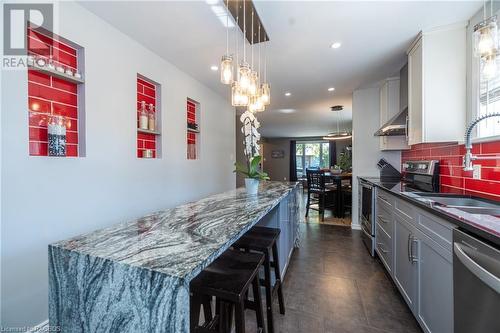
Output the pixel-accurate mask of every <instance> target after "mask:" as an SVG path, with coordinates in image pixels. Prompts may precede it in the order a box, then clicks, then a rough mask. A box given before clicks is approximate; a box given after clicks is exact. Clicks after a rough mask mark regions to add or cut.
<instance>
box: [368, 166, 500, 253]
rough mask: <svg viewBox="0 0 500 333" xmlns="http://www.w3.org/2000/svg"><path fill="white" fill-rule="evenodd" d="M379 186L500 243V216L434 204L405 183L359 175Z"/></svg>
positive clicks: (491, 240) (457, 224)
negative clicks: (406, 187)
mask: <svg viewBox="0 0 500 333" xmlns="http://www.w3.org/2000/svg"><path fill="white" fill-rule="evenodd" d="M358 178H360V179H363V180H365V181H367V182H369V183H371V184H373V185H375V186H377V187H380V188H382V189H384V190H386V191H389V192H390V193H392V194H395V195H396V196H398V197H399V198H401V199H403V200H406V201H408V202H410V203H412V204H414V205H416V206H417V207H420V208H422V209H424V210H426V211H428V212H430V213H433V214H435V215H438V216H439V217H441V218H444V219H446V220H447V221H449V222H451V223H453V224H455V225H456V226H458V227H461V228H463V229H465V230H467V231H469V232H471V233H474V234H477V235H478V236H480V237H482V238H484V239H487V240H488V241H490V242H492V243H494V244H496V245H500V218H499V217H497V216H493V215H487V214H472V213H468V212H465V211H462V210H460V209H457V208H451V207H446V206H442V205H438V204H433V203H432V202H431V201H429V200H428V199H426V198H425V197H419V196H418V194H415V192H407V191H406V189H405V186H404V183H403V182H401V181H399V182H397V181H382V180H381V179H380V178H378V177H361V176H360V177H358Z"/></svg>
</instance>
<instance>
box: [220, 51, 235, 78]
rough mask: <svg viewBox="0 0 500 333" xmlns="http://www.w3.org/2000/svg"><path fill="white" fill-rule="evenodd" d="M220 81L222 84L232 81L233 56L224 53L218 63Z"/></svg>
mask: <svg viewBox="0 0 500 333" xmlns="http://www.w3.org/2000/svg"><path fill="white" fill-rule="evenodd" d="M220 82H222V83H223V84H231V83H233V57H232V56H230V55H225V56H223V57H222V60H221V63H220Z"/></svg>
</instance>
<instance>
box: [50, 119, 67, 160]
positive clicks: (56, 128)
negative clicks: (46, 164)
mask: <svg viewBox="0 0 500 333" xmlns="http://www.w3.org/2000/svg"><path fill="white" fill-rule="evenodd" d="M47 134H48V141H49V151H48V154H49V156H66V121H65V118H64V117H62V116H53V117H50V119H49V124H48V125H47Z"/></svg>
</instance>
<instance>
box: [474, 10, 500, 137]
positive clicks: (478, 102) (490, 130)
mask: <svg viewBox="0 0 500 333" xmlns="http://www.w3.org/2000/svg"><path fill="white" fill-rule="evenodd" d="M498 14H500V12H497V13H495V15H498ZM482 19H483V12H482V11H480V12H479V13H477V14H476V15H475V16H474V17H473V18H471V20H470V23H469V27H468V29H467V38H468V39H469V41H468V43H469V52H470V57H471V61H472V62H471V65H472V66H471V68H472V70H471V72H472V73H471V75H470V77H471V85H470V86H471V87H472V92H471V94H470V96H471V97H470V98H471V99H472V101H473V102H472V103H470V104H471V105H472V114H471V119H470V121H472V120H473V119H476V117H480V116H482V115H485V114H489V113H493V112H500V69H499V70H498V71H497V74H496V76H495V77H494V78H492V79H490V80H487V79H486V78H485V77H484V75H483V74H482V73H481V65H482V64H481V60H480V59H479V58H476V57H474V56H473V55H472V52H473V47H472V43H473V38H471V37H472V32H473V28H474V25H475V24H477V23H479V22H480V21H481V20H482ZM494 136H500V118H499V117H492V118H488V119H486V120H483V121H481V122H480V123H479V124H478V125H477V126H476V132H475V137H476V138H487V137H494Z"/></svg>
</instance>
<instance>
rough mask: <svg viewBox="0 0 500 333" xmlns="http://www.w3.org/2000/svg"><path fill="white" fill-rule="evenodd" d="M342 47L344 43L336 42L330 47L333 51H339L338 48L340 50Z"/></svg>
mask: <svg viewBox="0 0 500 333" xmlns="http://www.w3.org/2000/svg"><path fill="white" fill-rule="evenodd" d="M341 46H342V43H341V42H335V43H333V44H332V45H330V47H331V48H332V49H338V48H339V47H341Z"/></svg>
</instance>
